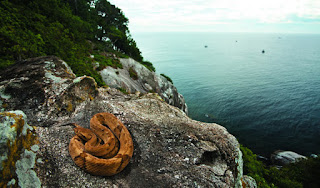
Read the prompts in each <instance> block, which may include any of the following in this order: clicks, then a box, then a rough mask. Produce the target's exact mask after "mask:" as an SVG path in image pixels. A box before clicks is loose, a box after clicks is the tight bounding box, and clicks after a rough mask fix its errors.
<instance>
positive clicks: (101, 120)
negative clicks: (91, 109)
mask: <svg viewBox="0 0 320 188" xmlns="http://www.w3.org/2000/svg"><path fill="white" fill-rule="evenodd" d="M74 125H75V126H76V128H74V132H75V134H76V135H75V136H74V137H72V138H71V140H70V144H69V153H70V155H71V158H72V160H73V161H74V162H75V163H76V165H78V166H79V167H80V168H82V169H84V170H85V171H86V172H89V173H90V174H93V175H99V176H112V175H115V174H117V173H119V172H120V171H122V170H123V169H124V168H125V167H126V166H127V164H128V163H129V161H130V159H131V157H132V155H133V142H132V138H131V135H130V133H129V131H128V130H127V128H126V127H125V126H124V125H123V124H122V123H121V121H120V120H119V119H118V118H117V117H115V116H114V115H113V114H110V113H105V112H104V113H98V114H95V115H94V116H93V117H92V118H91V120H90V129H86V128H83V127H81V126H79V125H77V124H75V123H74Z"/></svg>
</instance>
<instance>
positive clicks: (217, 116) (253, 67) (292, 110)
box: [132, 32, 320, 157]
mask: <svg viewBox="0 0 320 188" xmlns="http://www.w3.org/2000/svg"><path fill="white" fill-rule="evenodd" d="M132 37H133V38H134V40H135V41H136V43H137V46H138V47H139V49H140V50H141V52H142V55H143V57H144V59H145V60H148V61H150V62H152V63H153V65H154V66H155V68H156V72H157V73H159V74H160V73H164V74H165V75H167V76H169V77H170V78H171V79H172V80H173V83H174V85H175V86H176V87H177V89H178V91H179V93H181V94H182V95H183V96H184V98H185V100H186V103H187V105H188V108H189V117H191V118H192V119H194V120H198V121H203V122H210V123H212V122H214V123H218V124H220V125H222V126H224V127H226V128H227V130H228V131H229V132H230V133H231V134H233V135H234V136H235V137H236V138H237V139H238V141H239V142H240V143H241V144H242V145H244V146H246V147H248V148H250V149H251V150H253V152H254V153H256V154H258V155H262V156H266V157H269V156H270V154H271V153H272V152H274V151H276V150H290V151H294V152H297V153H299V154H302V155H306V156H309V155H310V154H319V153H320V35H317V34H283V33H281V34H275V33H272V34H271V33H204V32H198V33H196V32H194V33H188V32H163V33H154V32H153V33H145V32H144V33H143V32H141V33H134V34H133V35H132Z"/></svg>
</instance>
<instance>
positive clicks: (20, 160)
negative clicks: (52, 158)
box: [0, 110, 40, 187]
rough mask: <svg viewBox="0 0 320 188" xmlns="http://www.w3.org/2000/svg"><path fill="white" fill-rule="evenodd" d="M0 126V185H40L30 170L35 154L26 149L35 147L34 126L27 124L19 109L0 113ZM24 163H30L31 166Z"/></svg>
mask: <svg viewBox="0 0 320 188" xmlns="http://www.w3.org/2000/svg"><path fill="white" fill-rule="evenodd" d="M0 128H1V131H0V152H1V158H0V159H1V161H0V173H1V176H2V181H1V182H0V187H4V186H12V187H17V184H18V185H19V186H20V187H30V186H25V185H31V184H32V186H34V185H37V184H38V185H40V180H39V178H38V182H39V183H37V181H36V180H37V176H36V174H35V172H34V171H33V170H32V168H33V166H34V163H35V160H36V159H35V158H36V154H35V153H34V152H33V151H28V150H31V149H32V148H33V149H35V148H37V146H36V145H35V144H36V143H37V139H36V135H35V130H34V128H33V127H31V126H29V125H28V124H27V118H26V115H25V114H24V113H23V112H22V111H19V110H16V111H10V112H3V113H0ZM26 165H31V167H30V168H29V167H28V166H26ZM27 167H28V168H27ZM30 177H31V179H30ZM28 179H29V180H31V181H28ZM28 182H29V183H28ZM26 183H27V184H26ZM35 183H36V184H35ZM37 187H40V186H37Z"/></svg>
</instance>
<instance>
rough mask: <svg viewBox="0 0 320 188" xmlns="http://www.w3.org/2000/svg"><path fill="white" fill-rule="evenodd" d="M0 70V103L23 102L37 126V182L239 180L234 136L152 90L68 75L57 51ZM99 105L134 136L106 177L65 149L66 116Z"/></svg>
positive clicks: (78, 118)
mask: <svg viewBox="0 0 320 188" xmlns="http://www.w3.org/2000/svg"><path fill="white" fill-rule="evenodd" d="M49 65H50V66H49ZM9 71H11V72H12V73H14V74H13V75H12V76H11V74H10V73H7V72H9ZM48 72H49V73H50V74H49V73H48ZM0 75H1V78H0V88H1V90H0V91H1V92H2V94H1V96H7V97H6V98H3V97H1V101H2V104H3V105H2V106H3V107H4V108H5V109H3V110H15V109H22V110H23V111H24V112H25V113H26V114H27V116H28V119H29V121H28V122H29V124H30V125H32V126H36V127H37V128H36V133H37V135H38V139H39V148H37V151H36V153H37V160H36V161H37V164H36V166H35V167H34V170H35V172H36V173H37V175H38V177H39V179H40V180H41V185H42V186H43V187H241V186H242V182H241V178H242V165H243V162H242V154H241V152H240V149H239V143H238V142H237V140H236V138H235V137H234V136H232V135H231V134H229V133H228V132H227V130H226V129H225V128H224V127H222V126H220V125H218V124H214V123H202V122H198V121H194V120H191V119H190V118H189V117H188V116H187V115H186V114H185V113H184V112H183V111H182V110H181V109H179V108H177V107H174V106H171V105H168V104H167V103H166V102H164V101H163V100H161V97H159V95H158V94H156V93H151V94H150V93H149V94H145V95H142V96H140V95H135V94H129V95H125V94H123V93H121V92H119V91H118V90H116V89H113V88H98V87H97V84H96V83H95V81H94V80H93V79H92V78H90V77H86V76H84V77H80V78H75V76H74V74H73V73H72V71H71V70H70V69H69V68H68V67H67V66H66V65H65V63H64V62H63V61H62V60H60V59H58V58H56V57H42V58H35V59H29V60H26V61H23V62H20V63H19V64H18V65H14V66H12V67H9V68H8V69H7V70H5V71H2V72H0ZM8 96H9V97H8ZM99 112H109V113H113V114H115V115H116V116H117V117H118V118H119V119H120V120H121V121H122V122H123V123H124V125H125V126H126V127H127V128H128V130H129V132H130V133H131V135H132V138H133V142H134V154H133V157H132V159H131V161H130V163H129V165H128V166H127V167H126V168H125V169H124V170H123V171H122V172H121V173H119V174H117V175H115V176H112V177H100V176H93V175H90V174H88V173H86V172H84V171H83V170H81V169H80V168H79V167H78V166H76V165H75V164H74V162H73V161H72V159H71V157H70V156H69V152H68V144H69V141H70V139H71V138H72V137H73V135H74V132H73V127H72V126H71V125H70V123H72V122H75V123H77V124H79V125H82V126H83V127H87V128H88V127H89V121H90V118H91V117H92V116H93V115H94V114H96V113H99Z"/></svg>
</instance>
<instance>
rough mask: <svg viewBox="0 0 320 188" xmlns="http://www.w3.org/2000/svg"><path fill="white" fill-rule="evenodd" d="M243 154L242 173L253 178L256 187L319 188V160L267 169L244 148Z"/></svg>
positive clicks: (312, 159) (302, 161) (311, 159)
mask: <svg viewBox="0 0 320 188" xmlns="http://www.w3.org/2000/svg"><path fill="white" fill-rule="evenodd" d="M241 151H242V153H243V161H244V167H243V173H244V174H247V175H249V176H251V177H253V178H254V179H255V180H256V182H257V185H258V187H262V188H265V187H266V188H268V187H284V188H294V187H297V188H298V187H301V188H302V187H320V179H319V177H320V158H319V157H318V158H315V159H314V158H308V159H307V160H301V161H299V162H296V163H294V164H289V165H287V166H284V167H282V168H281V169H280V170H279V169H277V168H275V167H267V166H266V165H264V164H263V163H262V162H261V161H258V160H257V156H256V155H255V154H253V153H252V151H251V150H250V149H248V148H246V147H243V146H241Z"/></svg>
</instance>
